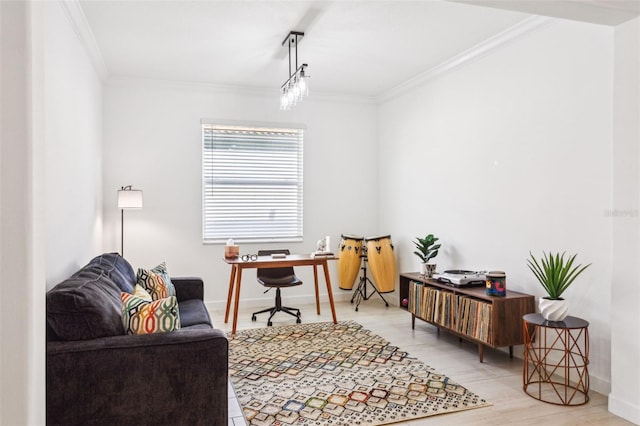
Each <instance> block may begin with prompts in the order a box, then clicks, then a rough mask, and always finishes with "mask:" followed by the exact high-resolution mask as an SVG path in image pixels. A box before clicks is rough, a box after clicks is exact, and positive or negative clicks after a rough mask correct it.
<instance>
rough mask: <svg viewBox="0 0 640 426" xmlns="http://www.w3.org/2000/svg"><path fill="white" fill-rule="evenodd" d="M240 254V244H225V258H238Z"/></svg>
mask: <svg viewBox="0 0 640 426" xmlns="http://www.w3.org/2000/svg"><path fill="white" fill-rule="evenodd" d="M238 256H240V246H224V258H225V259H237V258H238Z"/></svg>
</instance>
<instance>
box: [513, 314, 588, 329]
mask: <svg viewBox="0 0 640 426" xmlns="http://www.w3.org/2000/svg"><path fill="white" fill-rule="evenodd" d="M522 319H523V320H525V321H526V322H528V323H530V324H535V325H539V326H541V327H549V328H586V327H589V322H588V321H585V320H583V319H582V318H576V317H570V316H569V317H566V318H565V319H563V320H562V321H549V320H546V319H544V317H543V316H542V315H540V314H526V315H525V316H523V317H522Z"/></svg>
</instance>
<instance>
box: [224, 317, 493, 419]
mask: <svg viewBox="0 0 640 426" xmlns="http://www.w3.org/2000/svg"><path fill="white" fill-rule="evenodd" d="M229 345H230V347H229V358H230V359H229V376H230V378H231V382H232V383H233V387H234V389H235V391H236V396H237V398H238V401H239V403H240V405H241V406H242V410H243V412H244V416H245V419H246V420H247V423H248V424H251V425H289V424H295V425H314V426H316V425H331V426H336V425H345V426H346V425H382V424H389V423H395V422H400V421H405V420H411V419H417V418H421V417H427V416H433V415H436V414H444V413H451V412H455V411H461V410H468V409H472V408H478V407H484V406H488V405H491V404H490V403H488V402H487V401H485V400H484V399H482V398H480V397H479V396H478V395H476V394H474V393H472V392H470V391H469V390H467V389H466V388H464V387H462V386H460V385H458V384H457V383H454V382H453V381H451V380H450V379H449V378H448V377H447V376H446V375H444V374H440V373H436V372H435V371H433V369H432V368H431V367H429V366H428V365H425V364H424V363H423V362H421V361H419V360H417V359H415V358H411V357H409V354H407V353H406V352H403V351H402V350H400V349H399V348H398V347H396V346H393V345H391V344H390V343H389V342H387V341H385V340H384V339H383V338H381V337H380V336H377V335H375V334H374V333H372V332H371V331H369V330H366V329H364V328H363V327H362V326H361V325H360V324H358V323H356V322H353V321H345V322H339V323H338V324H333V323H328V322H327V323H316V324H301V325H291V326H281V327H267V328H260V329H253V330H244V331H239V332H238V333H237V334H236V335H235V336H233V335H229Z"/></svg>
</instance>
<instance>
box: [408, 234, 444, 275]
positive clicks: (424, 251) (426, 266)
mask: <svg viewBox="0 0 640 426" xmlns="http://www.w3.org/2000/svg"><path fill="white" fill-rule="evenodd" d="M438 240H439V238H438V237H434V236H433V234H429V235H427V236H426V237H424V238H420V237H417V238H416V241H414V242H413V244H415V246H416V248H417V249H418V250H416V251H414V252H413V253H414V254H415V255H416V256H418V257H419V258H420V260H421V261H422V274H423V275H424V276H425V277H427V278H431V277H432V276H433V273H434V272H435V270H436V264H435V263H429V260H431V259H433V258H434V257H436V256H437V255H438V249H440V244H436V242H437V241H438Z"/></svg>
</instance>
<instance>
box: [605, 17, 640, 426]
mask: <svg viewBox="0 0 640 426" xmlns="http://www.w3.org/2000/svg"><path fill="white" fill-rule="evenodd" d="M613 66H614V86H613V88H614V92H613V95H614V103H613V123H614V128H613V132H614V133H613V135H614V144H613V203H612V205H613V208H612V210H613V211H614V212H615V213H616V214H615V215H614V216H612V222H613V275H612V285H611V393H610V394H609V410H610V411H611V412H612V413H614V414H617V415H619V416H622V417H624V418H626V419H627V420H630V421H632V422H634V423H636V424H640V366H639V365H638V362H637V360H638V358H639V357H640V340H639V339H638V332H637V330H640V316H638V311H639V310H640V292H638V282H639V281H640V271H639V270H638V259H639V258H640V223H639V221H638V220H639V217H638V216H639V213H638V212H639V211H640V174H639V172H638V169H639V168H640V18H637V19H635V20H633V21H630V22H627V23H625V24H622V25H619V26H618V27H616V28H615V34H614V63H613ZM632 330H635V331H632ZM634 355H635V356H634Z"/></svg>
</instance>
